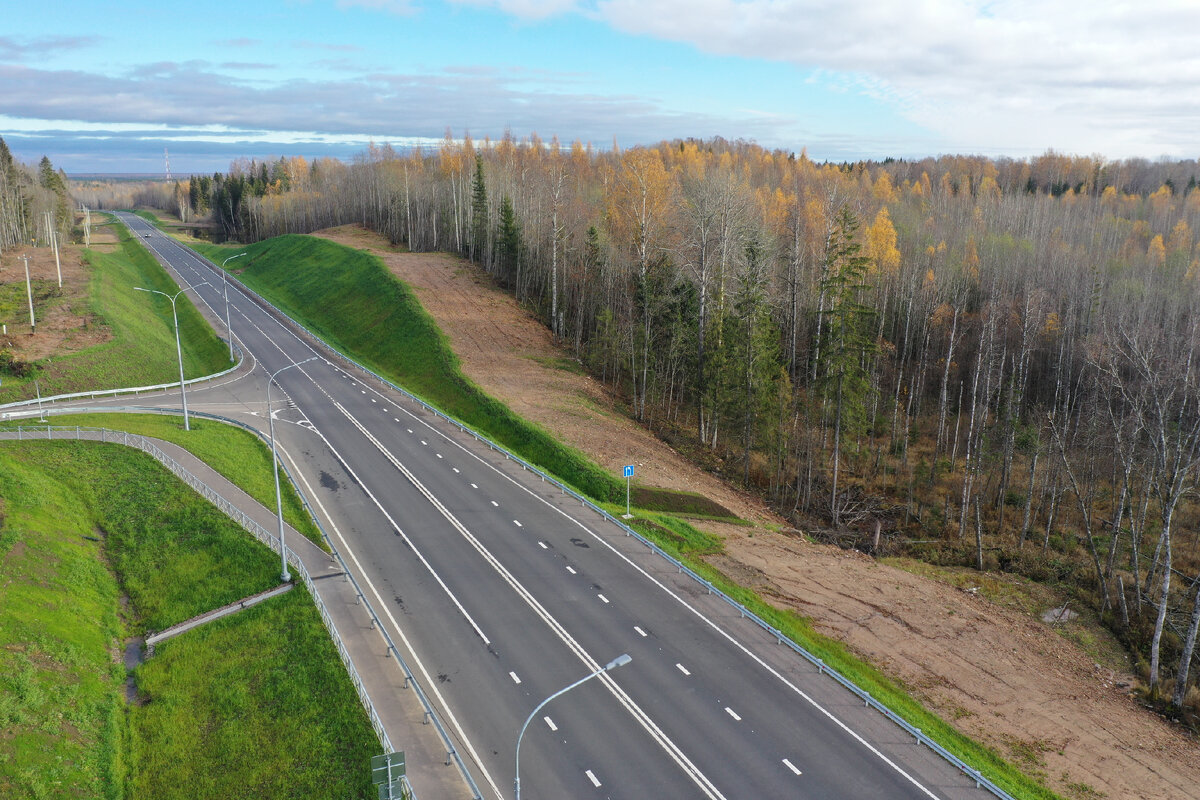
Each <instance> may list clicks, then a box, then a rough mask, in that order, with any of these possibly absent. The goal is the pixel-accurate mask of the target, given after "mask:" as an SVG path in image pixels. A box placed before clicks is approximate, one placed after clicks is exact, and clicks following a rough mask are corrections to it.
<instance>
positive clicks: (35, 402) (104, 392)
mask: <svg viewBox="0 0 1200 800" xmlns="http://www.w3.org/2000/svg"><path fill="white" fill-rule="evenodd" d="M225 341H228V340H225ZM233 349H234V350H235V351H236V352H237V362H236V363H235V364H234V365H233V366H232V367H230V368H229V369H227V370H223V371H221V372H214V373H213V374H211V375H201V376H200V377H199V378H188V379H187V380H186V381H184V382H183V383H184V385H185V386H191V385H192V384H194V383H201V382H203V381H211V380H215V379H217V378H223V377H225V376H226V375H228V374H229V373H231V372H233V371H234V370H236V369H237V368H238V367H240V366H242V362H243V361H244V360H245V355H244V354H243V353H242V348H241V347H240V346H239V345H238V344H237V343H236V342H234V345H233ZM178 385H179V381H172V382H171V383H160V384H158V385H157V386H129V387H126V388H124V389H99V390H97V391H93V392H72V393H71V394H56V395H54V396H53V397H35V398H33V399H32V400H16V401H14V402H12V403H5V404H3V405H0V412H3V411H4V409H9V408H24V407H27V406H40V405H42V404H43V403H53V402H56V401H59V400H75V399H77V398H80V397H86V398H88V399H91V400H95V399H96V398H97V397H109V396H112V397H115V396H117V395H119V394H132V395H134V396H137V394H138V393H139V392H157V391H161V390H163V389H173V388H174V387H176V386H178ZM7 417H8V414H4V413H0V419H6V418H7Z"/></svg>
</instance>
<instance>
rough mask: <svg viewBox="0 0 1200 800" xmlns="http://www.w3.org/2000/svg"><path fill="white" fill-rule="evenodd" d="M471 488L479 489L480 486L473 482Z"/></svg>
mask: <svg viewBox="0 0 1200 800" xmlns="http://www.w3.org/2000/svg"><path fill="white" fill-rule="evenodd" d="M471 488H472V489H478V488H479V487H478V486H476V485H475V484H473V483H472V484H471Z"/></svg>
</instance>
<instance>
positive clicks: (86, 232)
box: [83, 206, 92, 247]
mask: <svg viewBox="0 0 1200 800" xmlns="http://www.w3.org/2000/svg"><path fill="white" fill-rule="evenodd" d="M83 246H84V247H91V246H92V212H91V211H89V210H88V207H87V206H84V207H83Z"/></svg>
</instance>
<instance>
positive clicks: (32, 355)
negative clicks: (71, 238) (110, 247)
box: [0, 235, 112, 362]
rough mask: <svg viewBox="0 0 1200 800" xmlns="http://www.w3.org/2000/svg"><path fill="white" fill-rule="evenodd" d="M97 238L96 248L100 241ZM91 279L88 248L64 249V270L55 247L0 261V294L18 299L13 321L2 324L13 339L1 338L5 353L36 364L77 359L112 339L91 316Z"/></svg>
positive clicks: (25, 250)
mask: <svg viewBox="0 0 1200 800" xmlns="http://www.w3.org/2000/svg"><path fill="white" fill-rule="evenodd" d="M92 238H93V242H95V241H96V236H95V235H94V236H93V237H92ZM22 255H25V256H29V277H30V279H31V280H32V281H33V282H34V309H33V310H34V316H35V319H36V321H37V329H36V332H35V333H32V334H31V332H30V326H29V306H28V301H27V297H26V288H25V261H24V259H21V258H19V256H22ZM60 270H61V272H62V288H61V289H60V288H59V287H58V273H59V271H60ZM90 279H91V270H90V268H89V267H88V266H87V264H86V263H85V262H84V260H83V248H82V247H79V246H77V245H70V244H60V246H59V265H58V266H56V265H55V261H54V251H53V250H52V249H51V248H49V247H24V248H20V249H16V250H10V251H8V252H6V253H4V254H3V255H0V289H2V290H4V291H5V292H7V293H12V294H13V296H14V297H15V298H16V300H17V301H18V302H16V304H15V306H14V307H13V308H12V309H10V314H9V318H8V319H4V320H0V322H3V323H5V324H6V325H7V326H8V334H7V335H0V348H11V349H12V352H13V356H14V357H15V358H16V359H18V360H20V361H25V362H30V361H38V360H40V359H44V358H46V357H48V356H63V355H66V354H68V353H74V352H76V351H79V350H83V349H86V348H88V347H91V346H93V345H96V344H100V343H101V342H106V341H108V340H109V339H111V338H112V335H111V333H110V332H109V330H108V327H107V326H105V325H104V324H103V323H102V322H101V320H100V319H99V318H98V317H97V316H96V315H95V314H93V313H92V311H91V307H90V301H89V299H88V283H89V281H90ZM5 296H8V295H7V294H6V295H5Z"/></svg>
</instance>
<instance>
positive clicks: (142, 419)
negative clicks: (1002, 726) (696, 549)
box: [0, 413, 328, 550]
mask: <svg viewBox="0 0 1200 800" xmlns="http://www.w3.org/2000/svg"><path fill="white" fill-rule="evenodd" d="M49 419H50V422H51V424H53V425H65V426H72V425H78V426H79V427H83V428H109V429H111V430H119V431H128V432H129V433H140V434H142V435H144V436H153V437H154V438H156V439H162V440H164V441H168V442H172V443H173V444H177V445H179V446H180V447H182V448H184V449H185V450H187V451H188V452H190V453H192V455H194V456H196V457H197V458H199V459H200V460H201V461H203V462H205V463H206V464H208V465H209V466H210V467H212V468H213V469H215V470H216V471H217V472H219V473H221V474H222V475H224V476H225V477H227V478H229V480H231V481H233V482H234V483H235V484H237V485H238V486H240V487H241V488H242V490H243V491H244V492H246V494H248V495H250V496H251V497H253V498H254V499H255V500H257V501H258V502H260V503H262V504H263V505H264V506H266V507H267V508H271V509H273V508H275V482H274V479H273V478H272V477H271V449H270V448H269V447H268V446H267V445H266V444H264V443H263V441H262V440H261V439H259V438H258V437H257V436H255V435H254V434H253V433H250V432H249V431H246V430H242V429H241V428H235V427H233V426H232V425H227V424H225V423H223V422H215V421H212V420H206V419H204V418H202V417H192V429H191V430H190V431H185V430H184V429H183V421H182V420H181V419H179V418H178V417H175V416H162V415H158V414H115V413H114V414H63V415H61V416H60V415H57V414H56V415H54V416H53V417H50V418H49ZM18 424H20V425H24V426H26V427H28V426H30V425H36V424H37V423H36V422H34V421H32V420H22V421H20V422H19V423H18V422H6V423H2V424H0V430H12V429H15V428H16V427H17V425H18ZM279 488H280V496H281V498H282V500H283V518H284V520H286V521H287V523H288V524H289V525H291V526H292V527H293V528H295V529H296V530H297V531H299V532H300V533H302V534H304V536H306V537H307V538H309V539H311V540H312V541H313V542H315V543H316V544H318V545H319V546H320V547H321V548H322V549H325V550H328V545H327V544H326V543H325V541H324V539H323V537H322V536H321V532H320V531H319V530H318V529H317V526H316V524H314V523H313V521H312V517H310V516H309V515H308V512H307V511H306V510H305V509H304V504H303V503H302V502H301V500H300V496H299V495H298V494H297V493H296V490H295V488H294V487H293V486H292V484H291V482H290V481H289V480H288V478H287V474H286V473H285V472H284V471H283V470H282V469H281V470H280V472H279Z"/></svg>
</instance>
